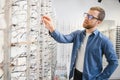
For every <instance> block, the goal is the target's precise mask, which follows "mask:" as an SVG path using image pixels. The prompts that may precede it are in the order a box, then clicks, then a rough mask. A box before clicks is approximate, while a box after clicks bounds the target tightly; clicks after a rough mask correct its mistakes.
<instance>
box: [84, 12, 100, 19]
mask: <svg viewBox="0 0 120 80" xmlns="http://www.w3.org/2000/svg"><path fill="white" fill-rule="evenodd" d="M84 16H85V17H87V18H88V19H89V20H92V19H97V20H100V19H99V18H97V17H94V16H93V15H90V14H88V13H84Z"/></svg>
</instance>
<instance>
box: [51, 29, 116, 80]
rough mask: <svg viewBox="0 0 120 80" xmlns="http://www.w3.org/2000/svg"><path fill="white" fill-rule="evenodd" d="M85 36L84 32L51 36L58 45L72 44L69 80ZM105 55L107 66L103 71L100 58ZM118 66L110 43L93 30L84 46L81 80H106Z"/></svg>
mask: <svg viewBox="0 0 120 80" xmlns="http://www.w3.org/2000/svg"><path fill="white" fill-rule="evenodd" d="M85 35H86V33H85V30H82V31H80V30H77V31H75V32H72V33H70V34H68V35H63V34H61V33H60V32H58V31H57V30H55V31H54V32H52V33H51V36H52V37H53V38H54V39H55V40H56V41H57V42H59V43H73V48H72V54H71V64H70V74H69V79H71V78H72V77H73V75H74V69H75V63H76V58H77V55H78V49H79V48H80V46H81V43H82V41H83V39H84V36H85ZM103 55H105V57H106V60H107V62H108V65H107V66H106V67H105V69H103V66H102V58H103ZM117 66H118V59H117V56H116V52H115V50H114V48H113V45H112V43H111V41H110V40H109V39H108V38H107V37H105V36H104V35H103V34H101V33H100V32H99V31H98V30H95V31H94V32H93V33H92V34H91V35H90V36H89V38H88V42H87V45H86V51H85V58H84V69H83V79H82V80H108V79H109V77H110V76H111V74H112V73H113V72H114V71H115V69H116V68H117Z"/></svg>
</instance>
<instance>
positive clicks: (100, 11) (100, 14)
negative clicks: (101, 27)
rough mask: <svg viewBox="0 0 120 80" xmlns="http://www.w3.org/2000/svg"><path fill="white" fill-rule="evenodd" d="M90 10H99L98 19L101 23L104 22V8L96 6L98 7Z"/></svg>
mask: <svg viewBox="0 0 120 80" xmlns="http://www.w3.org/2000/svg"><path fill="white" fill-rule="evenodd" d="M90 10H97V11H99V15H98V19H99V20H100V21H103V20H104V18H105V11H104V9H103V8H101V7H98V6H96V7H91V8H90Z"/></svg>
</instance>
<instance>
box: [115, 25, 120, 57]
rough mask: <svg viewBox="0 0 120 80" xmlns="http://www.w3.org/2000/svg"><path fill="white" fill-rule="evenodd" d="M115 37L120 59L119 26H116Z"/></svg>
mask: <svg viewBox="0 0 120 80" xmlns="http://www.w3.org/2000/svg"><path fill="white" fill-rule="evenodd" d="M116 35H117V38H116V52H117V55H118V58H119V59H120V26H117V33H116Z"/></svg>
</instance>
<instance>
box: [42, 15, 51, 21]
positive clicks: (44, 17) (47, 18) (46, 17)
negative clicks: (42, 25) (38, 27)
mask: <svg viewBox="0 0 120 80" xmlns="http://www.w3.org/2000/svg"><path fill="white" fill-rule="evenodd" d="M43 19H46V20H48V21H51V19H50V18H49V17H48V16H43Z"/></svg>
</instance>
